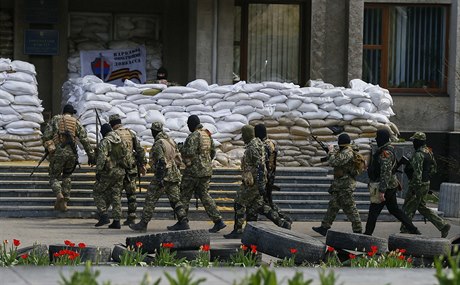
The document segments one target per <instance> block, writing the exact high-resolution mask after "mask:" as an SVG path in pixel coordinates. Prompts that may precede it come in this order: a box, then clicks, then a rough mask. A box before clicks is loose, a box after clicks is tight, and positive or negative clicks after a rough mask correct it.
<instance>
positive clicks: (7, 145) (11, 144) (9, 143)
mask: <svg viewBox="0 0 460 285" xmlns="http://www.w3.org/2000/svg"><path fill="white" fill-rule="evenodd" d="M3 148H4V149H8V150H9V149H20V150H23V149H24V145H23V144H22V143H20V142H15V141H5V142H4V143H3Z"/></svg>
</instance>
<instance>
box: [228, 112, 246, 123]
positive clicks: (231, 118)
mask: <svg viewBox="0 0 460 285" xmlns="http://www.w3.org/2000/svg"><path fill="white" fill-rule="evenodd" d="M224 121H225V122H241V123H243V124H247V123H248V118H247V117H246V116H243V115H241V114H231V115H230V116H226V117H225V118H224Z"/></svg>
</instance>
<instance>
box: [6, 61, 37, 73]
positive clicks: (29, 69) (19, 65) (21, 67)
mask: <svg viewBox="0 0 460 285" xmlns="http://www.w3.org/2000/svg"><path fill="white" fill-rule="evenodd" d="M11 68H12V70H14V71H20V72H25V73H29V74H32V75H37V72H35V66H34V65H33V64H31V63H28V62H25V61H22V60H13V61H12V62H11Z"/></svg>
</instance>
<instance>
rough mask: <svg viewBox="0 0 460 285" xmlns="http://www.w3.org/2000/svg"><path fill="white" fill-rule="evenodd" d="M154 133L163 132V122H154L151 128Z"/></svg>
mask: <svg viewBox="0 0 460 285" xmlns="http://www.w3.org/2000/svg"><path fill="white" fill-rule="evenodd" d="M150 129H151V130H152V131H157V132H161V131H162V130H163V123H162V122H153V123H152V126H151V127H150Z"/></svg>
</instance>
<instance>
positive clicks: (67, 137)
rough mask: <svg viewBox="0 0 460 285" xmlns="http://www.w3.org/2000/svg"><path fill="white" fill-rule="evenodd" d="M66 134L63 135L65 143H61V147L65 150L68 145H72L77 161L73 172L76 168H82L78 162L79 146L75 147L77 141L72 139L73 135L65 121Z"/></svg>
mask: <svg viewBox="0 0 460 285" xmlns="http://www.w3.org/2000/svg"><path fill="white" fill-rule="evenodd" d="M64 129H65V130H64V133H63V135H64V136H65V141H64V142H63V143H61V147H62V148H64V147H65V146H66V145H70V147H71V148H72V151H73V153H74V154H75V156H76V159H75V166H74V168H73V169H72V172H73V171H74V170H75V168H76V167H77V166H78V168H81V165H80V162H78V152H77V146H76V145H75V141H74V140H73V138H72V135H71V134H70V132H69V130H68V129H67V126H66V125H65V120H64Z"/></svg>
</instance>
